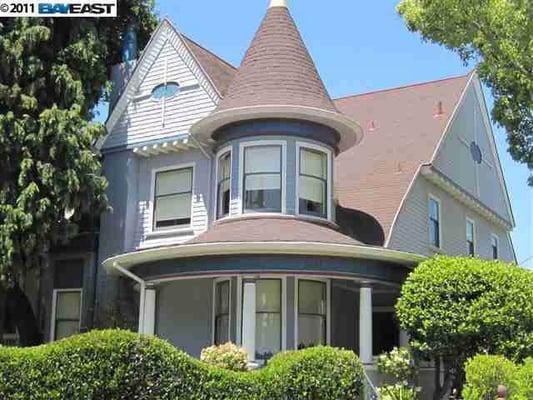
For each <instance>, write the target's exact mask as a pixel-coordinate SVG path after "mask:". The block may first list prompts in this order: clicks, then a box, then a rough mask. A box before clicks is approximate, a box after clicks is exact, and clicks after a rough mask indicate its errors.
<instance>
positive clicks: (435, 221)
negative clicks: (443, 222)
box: [429, 197, 442, 248]
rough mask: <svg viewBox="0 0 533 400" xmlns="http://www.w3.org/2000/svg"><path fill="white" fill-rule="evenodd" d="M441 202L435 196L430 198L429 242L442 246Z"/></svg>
mask: <svg viewBox="0 0 533 400" xmlns="http://www.w3.org/2000/svg"><path fill="white" fill-rule="evenodd" d="M441 240H442V238H441V237H440V202H439V201H438V200H437V199H435V198H433V197H430V198H429V243H430V244H431V245H432V246H434V247H438V248H440V246H441Z"/></svg>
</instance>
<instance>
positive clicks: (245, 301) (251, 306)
mask: <svg viewBox="0 0 533 400" xmlns="http://www.w3.org/2000/svg"><path fill="white" fill-rule="evenodd" d="M242 347H243V348H244V349H245V350H246V351H247V352H248V361H254V360H255V282H254V281H244V283H243V297H242Z"/></svg>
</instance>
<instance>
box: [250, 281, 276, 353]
mask: <svg viewBox="0 0 533 400" xmlns="http://www.w3.org/2000/svg"><path fill="white" fill-rule="evenodd" d="M255 288H256V311H255V318H256V354H255V358H256V359H257V360H268V359H269V358H270V357H272V356H273V355H274V354H276V353H278V352H279V351H281V337H282V326H283V321H282V284H281V279H257V280H256V281H255ZM268 295H272V298H270V299H267V298H266V296H268ZM268 330H270V333H271V334H272V335H275V336H268ZM274 332H275V333H274Z"/></svg>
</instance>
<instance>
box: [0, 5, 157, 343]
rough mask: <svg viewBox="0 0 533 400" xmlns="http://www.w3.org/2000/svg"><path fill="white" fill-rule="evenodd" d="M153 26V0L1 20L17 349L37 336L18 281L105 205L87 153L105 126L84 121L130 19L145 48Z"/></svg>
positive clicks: (1, 273)
mask: <svg viewBox="0 0 533 400" xmlns="http://www.w3.org/2000/svg"><path fill="white" fill-rule="evenodd" d="M156 23H157V20H156V18H155V16H154V13H153V4H152V1H151V0H119V1H118V17H117V18H1V19H0V284H1V286H2V287H3V288H4V291H6V290H7V292H8V293H7V296H3V297H4V298H6V297H7V299H8V301H7V307H8V312H9V313H10V314H11V317H12V318H13V319H14V320H15V324H16V326H17V330H18V333H19V336H20V341H21V344H22V345H31V344H36V343H39V342H40V341H41V335H40V332H39V328H38V324H37V321H36V318H35V315H34V313H33V310H32V308H31V306H30V303H29V301H28V299H27V296H26V294H25V293H24V292H23V290H22V285H21V283H22V282H23V281H24V279H25V277H26V276H27V274H28V272H29V271H31V270H34V269H35V268H41V267H43V266H46V259H47V252H48V250H49V248H50V246H51V245H53V244H54V243H55V242H56V241H57V240H59V239H62V238H65V236H67V235H68V234H69V232H72V230H73V229H72V228H73V227H75V226H76V223H78V222H79V221H80V220H81V218H82V216H84V215H98V213H100V212H101V211H103V210H104V209H105V208H107V200H106V197H105V189H106V185H107V183H106V180H105V178H104V177H102V176H101V164H100V159H99V156H98V155H97V153H96V152H95V149H94V144H95V143H96V140H97V139H98V138H99V137H101V136H102V135H103V134H104V132H105V128H104V127H103V126H102V125H101V124H96V123H91V122H90V121H91V119H92V118H93V109H94V107H95V105H96V104H97V103H98V101H99V100H100V99H101V98H102V96H105V95H106V93H107V92H108V89H109V85H108V76H109V73H110V68H111V66H112V65H114V64H117V63H119V62H120V61H121V47H122V38H123V36H124V32H126V30H127V28H128V27H129V26H131V25H132V24H136V26H137V27H138V32H139V36H138V37H139V42H140V45H144V44H145V43H146V42H147V40H148V38H149V36H150V34H151V32H152V30H153V29H154V27H155V25H156ZM70 216H71V218H68V217H70ZM0 311H4V310H3V307H2V310H0Z"/></svg>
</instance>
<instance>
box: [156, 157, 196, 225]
mask: <svg viewBox="0 0 533 400" xmlns="http://www.w3.org/2000/svg"><path fill="white" fill-rule="evenodd" d="M192 176H193V169H192V168H182V169H175V170H171V171H162V172H158V173H157V174H156V176H155V196H154V197H155V198H154V230H164V229H172V228H181V227H186V226H189V225H190V224H191V201H192Z"/></svg>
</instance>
